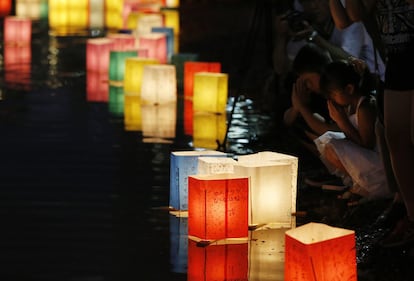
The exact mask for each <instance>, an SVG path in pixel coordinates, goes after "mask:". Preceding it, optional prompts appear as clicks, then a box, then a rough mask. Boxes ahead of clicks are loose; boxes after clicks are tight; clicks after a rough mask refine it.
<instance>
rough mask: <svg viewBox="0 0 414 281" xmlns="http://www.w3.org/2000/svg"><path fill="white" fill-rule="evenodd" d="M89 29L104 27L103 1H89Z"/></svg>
mask: <svg viewBox="0 0 414 281" xmlns="http://www.w3.org/2000/svg"><path fill="white" fill-rule="evenodd" d="M88 10H89V28H104V27H105V3H104V1H103V0H89V9H88Z"/></svg>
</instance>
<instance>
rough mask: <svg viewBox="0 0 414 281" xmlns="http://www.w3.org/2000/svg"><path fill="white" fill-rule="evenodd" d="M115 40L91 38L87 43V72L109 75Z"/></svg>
mask: <svg viewBox="0 0 414 281" xmlns="http://www.w3.org/2000/svg"><path fill="white" fill-rule="evenodd" d="M112 48H113V40H111V39H108V38H90V39H87V41H86V70H87V71H95V72H101V73H106V74H108V70H109V58H110V52H111V50H112Z"/></svg>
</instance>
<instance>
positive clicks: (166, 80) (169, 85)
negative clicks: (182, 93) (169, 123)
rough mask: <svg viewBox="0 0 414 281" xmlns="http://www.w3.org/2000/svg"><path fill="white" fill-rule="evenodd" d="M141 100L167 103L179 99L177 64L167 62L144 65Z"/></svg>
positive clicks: (147, 102) (146, 102)
mask: <svg viewBox="0 0 414 281" xmlns="http://www.w3.org/2000/svg"><path fill="white" fill-rule="evenodd" d="M141 101H142V103H145V104H165V103H171V102H176V101H177V79H176V76H175V66H173V65H167V64H157V65H156V64H154V65H146V66H144V69H143V73H142V86H141Z"/></svg>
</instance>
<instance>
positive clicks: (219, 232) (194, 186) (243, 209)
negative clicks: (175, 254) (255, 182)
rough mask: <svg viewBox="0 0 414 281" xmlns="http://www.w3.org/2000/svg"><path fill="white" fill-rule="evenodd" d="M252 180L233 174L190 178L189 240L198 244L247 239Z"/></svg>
mask: <svg viewBox="0 0 414 281" xmlns="http://www.w3.org/2000/svg"><path fill="white" fill-rule="evenodd" d="M248 189H249V179H248V178H247V177H244V176H236V175H234V174H212V175H190V176H188V237H189V238H190V239H193V240H196V241H200V240H201V241H214V240H222V239H226V240H233V239H235V240H237V239H243V238H244V239H245V240H247V237H248V218H247V215H248V197H249V196H248V192H249V190H248Z"/></svg>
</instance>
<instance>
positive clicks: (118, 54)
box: [109, 50, 138, 85]
mask: <svg viewBox="0 0 414 281" xmlns="http://www.w3.org/2000/svg"><path fill="white" fill-rule="evenodd" d="M137 56H138V51H136V50H135V51H115V50H112V51H110V53H109V81H110V83H111V84H117V85H122V84H123V82H124V74H125V60H126V59H127V58H129V57H137Z"/></svg>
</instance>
